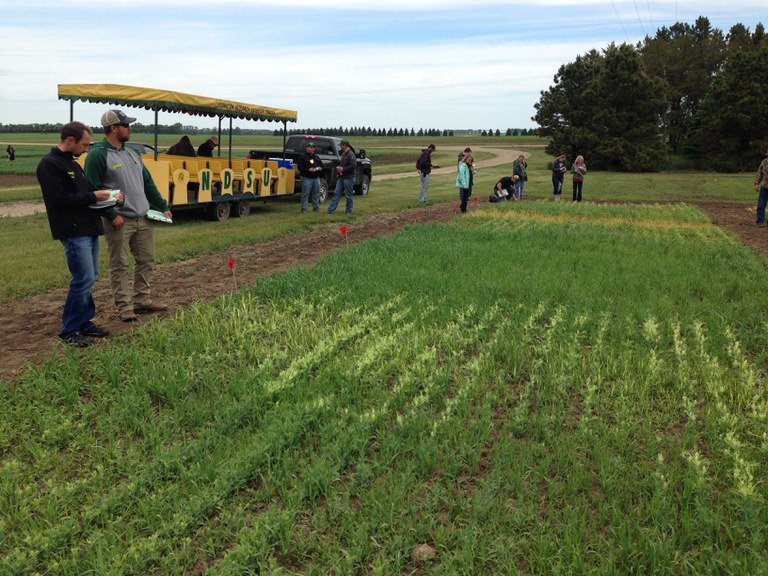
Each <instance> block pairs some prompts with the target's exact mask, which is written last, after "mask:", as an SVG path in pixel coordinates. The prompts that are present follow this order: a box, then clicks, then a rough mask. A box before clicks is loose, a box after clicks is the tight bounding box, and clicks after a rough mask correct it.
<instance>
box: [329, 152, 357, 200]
mask: <svg viewBox="0 0 768 576" xmlns="http://www.w3.org/2000/svg"><path fill="white" fill-rule="evenodd" d="M340 145H341V162H339V165H338V166H336V174H338V179H337V180H336V190H335V191H334V193H333V200H331V205H330V206H328V214H333V213H334V212H336V207H337V206H338V205H339V200H340V199H341V192H342V191H343V192H344V196H345V197H346V198H347V209H346V212H347V214H352V204H353V202H354V200H353V194H354V189H353V188H354V185H355V168H356V167H357V159H356V158H355V153H354V152H353V151H352V146H350V144H349V140H342V141H341V143H340Z"/></svg>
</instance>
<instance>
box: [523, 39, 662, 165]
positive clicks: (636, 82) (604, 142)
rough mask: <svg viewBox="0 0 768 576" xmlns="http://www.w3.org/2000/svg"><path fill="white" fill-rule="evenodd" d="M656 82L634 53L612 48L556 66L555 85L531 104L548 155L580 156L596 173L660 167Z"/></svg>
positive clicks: (627, 48) (659, 101)
mask: <svg viewBox="0 0 768 576" xmlns="http://www.w3.org/2000/svg"><path fill="white" fill-rule="evenodd" d="M663 104H664V101H663V99H662V98H661V90H660V85H659V82H658V81H656V80H654V79H652V78H650V77H649V76H648V74H647V73H646V71H645V69H644V67H643V65H642V61H641V60H640V56H639V54H638V52H637V51H636V50H635V49H634V48H633V47H632V46H629V45H628V44H621V45H620V46H616V45H615V44H611V45H610V46H609V47H608V48H606V49H605V50H604V51H603V54H600V53H598V52H597V51H595V50H592V51H590V52H589V53H587V54H586V55H585V56H578V57H577V58H576V61H575V62H573V63H571V64H567V65H564V66H561V67H560V70H559V71H558V73H557V75H556V76H555V86H553V87H551V88H550V89H549V90H548V91H547V92H542V97H541V99H540V100H539V102H538V103H536V104H535V108H536V110H537V113H536V116H535V117H534V118H533V119H534V120H535V121H536V122H538V124H539V126H540V127H541V128H540V130H539V134H541V135H544V136H550V137H551V140H550V143H549V145H548V146H547V147H546V151H547V153H548V154H551V155H553V156H554V155H557V154H559V153H561V152H562V151H565V152H566V153H568V154H569V155H571V156H572V157H575V156H576V155H578V154H583V155H584V156H586V157H587V158H588V159H589V162H590V165H591V166H594V167H596V168H600V167H604V168H612V169H619V170H633V171H649V170H657V169H659V168H660V167H661V165H660V160H663V154H660V143H661V141H660V132H659V116H660V114H661V111H662V110H663Z"/></svg>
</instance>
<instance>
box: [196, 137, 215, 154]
mask: <svg viewBox="0 0 768 576" xmlns="http://www.w3.org/2000/svg"><path fill="white" fill-rule="evenodd" d="M218 145H219V141H218V140H217V139H216V136H211V137H210V138H208V140H206V141H205V142H203V143H202V144H200V146H198V147H197V155H198V156H206V157H208V158H212V157H213V151H214V150H215V149H216V146H218Z"/></svg>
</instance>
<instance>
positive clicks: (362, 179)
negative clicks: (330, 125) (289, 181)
mask: <svg viewBox="0 0 768 576" xmlns="http://www.w3.org/2000/svg"><path fill="white" fill-rule="evenodd" d="M307 140H312V141H314V143H315V154H317V155H318V156H319V157H320V159H321V160H322V161H323V167H324V170H323V177H321V178H320V198H319V200H320V202H325V200H326V198H328V193H329V191H330V192H331V193H332V192H333V190H335V189H336V180H337V178H338V176H337V174H336V166H338V165H339V163H340V162H341V160H340V150H341V138H335V137H332V136H312V135H310V134H293V135H292V136H289V137H288V139H287V140H286V141H285V149H284V150H283V151H282V152H276V151H271V152H270V151H264V150H251V151H250V152H249V153H248V158H250V159H253V160H265V159H268V158H280V159H282V158H285V159H286V160H291V161H292V162H293V164H294V166H295V165H296V161H297V160H298V159H299V156H301V155H302V154H303V153H304V151H305V149H306V147H307ZM352 151H353V152H355V149H354V148H352ZM355 157H356V158H357V168H356V169H355V194H363V195H364V194H368V190H369V189H370V186H371V160H370V158H366V156H365V150H360V152H355ZM300 180H301V176H300V175H299V171H298V170H296V187H295V190H296V191H299V192H300V191H301V185H300Z"/></svg>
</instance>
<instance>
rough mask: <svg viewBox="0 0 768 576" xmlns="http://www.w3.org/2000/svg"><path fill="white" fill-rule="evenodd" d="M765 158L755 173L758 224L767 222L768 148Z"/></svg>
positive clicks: (761, 224)
mask: <svg viewBox="0 0 768 576" xmlns="http://www.w3.org/2000/svg"><path fill="white" fill-rule="evenodd" d="M765 156H766V157H765V158H763V161H762V162H760V166H759V167H758V168H757V173H755V192H757V193H758V195H757V222H756V224H757V225H758V226H763V225H764V224H765V207H766V206H768V150H766V151H765Z"/></svg>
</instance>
